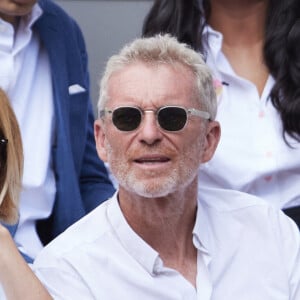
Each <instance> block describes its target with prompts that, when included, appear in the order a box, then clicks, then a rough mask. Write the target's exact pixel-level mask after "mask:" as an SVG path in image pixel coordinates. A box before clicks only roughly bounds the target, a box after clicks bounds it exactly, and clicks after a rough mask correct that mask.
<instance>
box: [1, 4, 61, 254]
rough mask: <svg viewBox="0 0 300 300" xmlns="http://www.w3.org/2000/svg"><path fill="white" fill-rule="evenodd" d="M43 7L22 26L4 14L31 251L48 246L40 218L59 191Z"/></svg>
mask: <svg viewBox="0 0 300 300" xmlns="http://www.w3.org/2000/svg"><path fill="white" fill-rule="evenodd" d="M41 14H42V10H41V8H40V7H39V5H38V4H36V5H35V6H34V7H33V10H32V12H31V13H30V14H28V15H27V16H24V17H22V18H21V19H20V22H19V25H18V28H17V30H15V28H14V27H13V26H12V25H11V24H10V23H7V22H5V21H4V20H2V19H0V66H1V67H0V87H1V88H3V89H4V90H5V91H6V93H7V94H8V96H9V99H10V101H11V104H12V107H13V109H14V112H15V114H16V117H17V119H18V122H19V125H20V129H21V135H22V141H23V150H24V174H23V189H22V193H21V198H20V220H19V226H18V230H17V232H16V235H15V241H16V243H17V245H18V247H19V248H20V249H21V250H22V251H23V252H25V253H26V254H27V255H29V256H31V257H35V255H36V254H37V253H38V252H39V251H40V250H41V249H42V244H41V242H40V239H39V237H38V235H37V233H36V229H35V221H36V220H37V219H43V218H47V217H48V216H49V215H50V213H51V211H52V207H53V203H54V197H55V192H56V187H55V178H54V173H53V170H52V167H51V148H52V143H53V135H54V130H55V128H54V126H55V125H54V124H55V123H54V108H53V106H54V104H53V96H52V79H51V71H50V65H49V59H48V56H47V53H46V51H45V49H44V48H43V46H42V44H41V42H40V39H39V37H38V35H37V34H36V33H35V32H33V31H32V26H33V24H34V22H35V21H36V20H37V19H38V18H39V17H40V15H41Z"/></svg>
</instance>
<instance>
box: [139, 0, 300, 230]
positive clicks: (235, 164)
mask: <svg viewBox="0 0 300 300" xmlns="http://www.w3.org/2000/svg"><path fill="white" fill-rule="evenodd" d="M160 32H164V33H170V34H171V35H174V36H176V37H177V38H178V39H179V40H180V41H182V42H185V43H187V44H189V45H190V46H191V47H193V48H194V49H195V50H197V51H198V52H200V53H201V54H203V56H204V58H205V61H206V63H207V64H208V66H209V67H210V68H211V69H212V71H213V74H214V78H215V86H216V90H217V93H218V113H217V120H218V121H219V122H220V124H221V127H222V138H221V141H220V144H219V146H218V149H217V151H216V153H215V155H214V157H213V158H212V160H210V161H209V162H208V163H206V164H204V165H202V167H201V171H200V172H199V182H201V185H200V186H201V188H202V187H208V188H220V189H234V190H238V191H243V192H247V193H250V194H253V195H256V196H259V197H262V198H264V199H265V200H267V201H268V202H270V203H271V204H272V205H274V206H275V207H277V208H280V209H283V210H284V212H285V213H286V214H287V215H289V216H290V217H291V218H293V219H294V221H296V223H297V224H298V226H300V190H299V182H300V159H299V157H300V144H299V141H300V122H299V120H300V48H299V45H300V1H298V0H287V1H281V0H269V1H268V0H251V1H249V0H170V1H169V0H156V1H154V3H153V6H152V8H151V10H150V12H149V13H148V15H147V17H146V19H145V21H144V25H143V35H145V36H151V35H155V34H157V33H160Z"/></svg>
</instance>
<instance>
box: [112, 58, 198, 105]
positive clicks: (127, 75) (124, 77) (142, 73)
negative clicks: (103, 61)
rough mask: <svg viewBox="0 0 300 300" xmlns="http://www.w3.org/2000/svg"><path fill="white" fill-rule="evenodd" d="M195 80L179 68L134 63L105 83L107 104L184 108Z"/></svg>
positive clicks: (186, 69) (185, 69)
mask: <svg viewBox="0 0 300 300" xmlns="http://www.w3.org/2000/svg"><path fill="white" fill-rule="evenodd" d="M194 90H195V79H194V75H193V73H192V71H191V70H190V69H189V68H188V67H186V66H184V65H182V64H180V63H174V64H166V63H145V62H135V63H132V64H130V65H127V66H125V67H123V68H122V69H120V70H118V71H116V72H114V73H113V74H112V75H111V76H110V78H109V80H108V102H109V103H110V104H113V105H124V104H126V105H129V104H131V105H133V104H134V105H139V106H141V105H146V106H147V104H149V103H151V104H153V105H155V106H156V105H187V104H191V103H186V102H190V101H191V100H193V98H194V97H193V95H194Z"/></svg>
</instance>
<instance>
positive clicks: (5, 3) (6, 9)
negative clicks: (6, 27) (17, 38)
mask: <svg viewBox="0 0 300 300" xmlns="http://www.w3.org/2000/svg"><path fill="white" fill-rule="evenodd" d="M36 2H37V0H0V18H1V19H3V20H5V21H7V22H9V23H11V24H13V25H16V24H17V22H18V17H21V16H24V15H26V14H28V13H29V12H30V11H31V9H32V7H33V5H34V4H35V3H36Z"/></svg>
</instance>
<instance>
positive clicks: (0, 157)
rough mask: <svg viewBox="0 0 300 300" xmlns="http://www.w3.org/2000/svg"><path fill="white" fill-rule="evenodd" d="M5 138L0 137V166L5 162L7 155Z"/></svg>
mask: <svg viewBox="0 0 300 300" xmlns="http://www.w3.org/2000/svg"><path fill="white" fill-rule="evenodd" d="M6 151H7V140H6V139H5V138H0V166H1V165H4V164H5V163H6V157H7V152H6Z"/></svg>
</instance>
